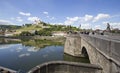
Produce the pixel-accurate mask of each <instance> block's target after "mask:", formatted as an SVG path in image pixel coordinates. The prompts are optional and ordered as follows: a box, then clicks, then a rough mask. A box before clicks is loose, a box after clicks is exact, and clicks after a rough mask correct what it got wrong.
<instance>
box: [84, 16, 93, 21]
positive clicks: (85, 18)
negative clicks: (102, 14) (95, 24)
mask: <svg viewBox="0 0 120 73" xmlns="http://www.w3.org/2000/svg"><path fill="white" fill-rule="evenodd" d="M92 19H93V16H92V15H85V17H84V21H85V22H87V21H90V20H92Z"/></svg>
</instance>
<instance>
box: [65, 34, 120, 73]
mask: <svg viewBox="0 0 120 73" xmlns="http://www.w3.org/2000/svg"><path fill="white" fill-rule="evenodd" d="M83 47H85V48H86V50H87V53H88V55H89V59H90V62H91V64H96V65H100V66H101V67H102V68H103V73H120V41H115V40H111V39H107V38H103V37H97V36H89V35H78V36H68V37H67V38H66V42H65V47H64V52H65V53H67V54H69V55H72V56H77V57H79V56H82V48H83Z"/></svg>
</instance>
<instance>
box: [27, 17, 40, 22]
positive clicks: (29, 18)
mask: <svg viewBox="0 0 120 73" xmlns="http://www.w3.org/2000/svg"><path fill="white" fill-rule="evenodd" d="M28 20H29V21H32V22H34V21H35V20H40V18H38V17H28Z"/></svg>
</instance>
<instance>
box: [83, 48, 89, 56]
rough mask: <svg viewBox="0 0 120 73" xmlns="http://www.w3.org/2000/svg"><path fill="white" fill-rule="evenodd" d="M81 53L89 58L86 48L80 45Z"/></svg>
mask: <svg viewBox="0 0 120 73" xmlns="http://www.w3.org/2000/svg"><path fill="white" fill-rule="evenodd" d="M81 55H82V56H83V57H86V58H89V55H88V52H87V49H86V48H85V47H84V46H83V47H82V50H81Z"/></svg>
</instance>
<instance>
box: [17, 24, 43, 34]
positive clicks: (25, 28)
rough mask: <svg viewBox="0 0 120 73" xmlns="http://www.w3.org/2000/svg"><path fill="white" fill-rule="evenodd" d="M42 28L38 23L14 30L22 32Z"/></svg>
mask: <svg viewBox="0 0 120 73" xmlns="http://www.w3.org/2000/svg"><path fill="white" fill-rule="evenodd" d="M41 29H42V28H41V27H40V26H38V25H32V26H29V27H26V26H24V27H22V28H20V29H18V30H16V31H17V32H22V31H32V30H41Z"/></svg>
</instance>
